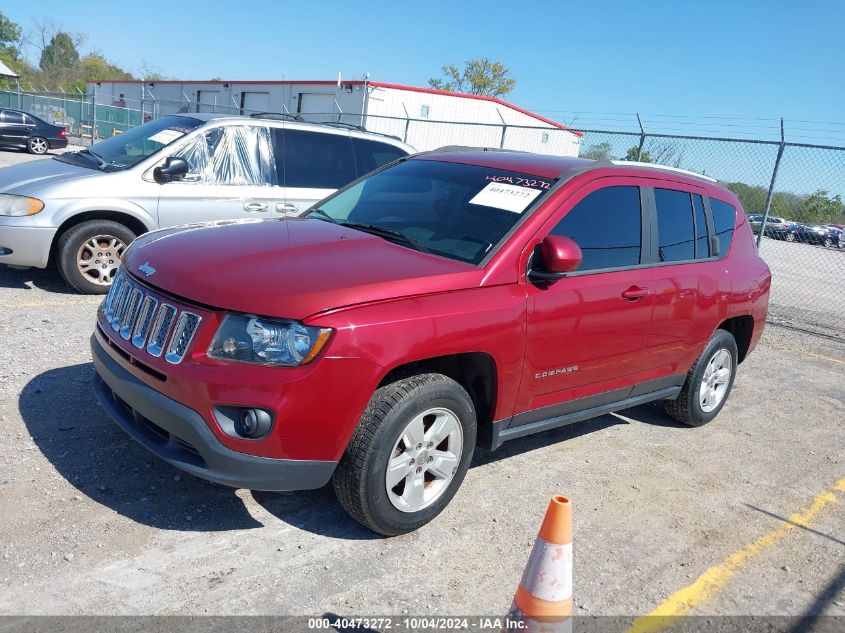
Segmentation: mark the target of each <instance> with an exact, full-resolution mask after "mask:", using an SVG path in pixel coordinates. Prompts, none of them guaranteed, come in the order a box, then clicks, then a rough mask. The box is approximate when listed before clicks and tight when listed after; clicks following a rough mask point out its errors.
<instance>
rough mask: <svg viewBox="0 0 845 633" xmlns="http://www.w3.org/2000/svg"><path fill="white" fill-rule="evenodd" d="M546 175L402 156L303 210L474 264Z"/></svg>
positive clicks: (532, 198) (536, 193)
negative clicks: (400, 159) (392, 165)
mask: <svg viewBox="0 0 845 633" xmlns="http://www.w3.org/2000/svg"><path fill="white" fill-rule="evenodd" d="M553 182H554V181H549V180H543V179H541V178H537V177H535V176H529V175H526V174H520V173H515V172H508V171H502V170H500V169H492V168H489V167H478V166H475V165H464V164H460V163H447V162H438V161H431V160H409V161H405V162H402V163H399V164H398V165H395V166H394V167H391V168H389V169H387V170H385V171H381V172H378V173H376V174H374V175H372V176H370V177H369V178H365V179H364V180H362V181H360V182H358V183H357V184H354V185H352V186H351V187H349V188H347V189H344V190H343V191H340V192H339V193H338V194H336V195H335V196H333V197H331V198H329V199H328V200H325V201H323V202H322V203H320V204H319V205H318V207H315V208H312V209H310V210H308V211H307V212H306V213H305V214H304V217H312V218H317V219H320V220H324V221H329V222H335V223H337V224H343V225H346V226H350V227H351V228H354V229H357V230H361V231H365V232H368V233H372V234H374V235H378V236H379V237H383V238H384V239H387V240H390V241H394V242H396V243H398V244H401V245H403V246H407V247H409V248H415V249H417V250H421V251H425V252H428V253H433V254H435V255H441V256H444V257H449V258H451V259H457V260H460V261H464V262H469V263H472V264H478V263H480V262H481V260H483V259H484V257H485V255H487V253H489V252H490V251H491V249H493V247H494V246H495V245H496V244H498V243H499V242H500V241H501V240H502V238H503V237H504V236H505V234H506V233H507V232H508V231H509V230H510V229H511V228H513V226H514V225H515V224H516V223H517V222H518V221H519V219H520V218H521V217H522V215H523V214H524V213H525V212H526V211H527V210H528V209H529V208H530V207H531V206H532V205H533V204H535V203H536V202H537V201H538V200H540V199H541V198H542V197H543V196H544V195H545V194H546V193H547V192H548V191H549V189H550V188H551V186H552V184H553Z"/></svg>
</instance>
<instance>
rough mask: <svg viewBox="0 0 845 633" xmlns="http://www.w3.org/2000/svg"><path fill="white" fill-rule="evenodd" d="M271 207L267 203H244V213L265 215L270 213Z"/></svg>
mask: <svg viewBox="0 0 845 633" xmlns="http://www.w3.org/2000/svg"><path fill="white" fill-rule="evenodd" d="M269 210H270V205H269V204H267V203H266V202H255V201H252V202H244V211H251V212H257V213H263V212H264V211H269Z"/></svg>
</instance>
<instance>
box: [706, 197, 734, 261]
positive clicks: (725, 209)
mask: <svg viewBox="0 0 845 633" xmlns="http://www.w3.org/2000/svg"><path fill="white" fill-rule="evenodd" d="M710 210H711V211H712V212H713V229H714V231H715V233H716V238H717V239H718V240H719V256H720V257H724V256H725V255H727V254H728V251H729V250H730V248H731V241H732V240H733V236H734V227H735V226H736V207H734V206H733V205H732V204H728V203H727V202H722V201H721V200H716V199H715V198H710Z"/></svg>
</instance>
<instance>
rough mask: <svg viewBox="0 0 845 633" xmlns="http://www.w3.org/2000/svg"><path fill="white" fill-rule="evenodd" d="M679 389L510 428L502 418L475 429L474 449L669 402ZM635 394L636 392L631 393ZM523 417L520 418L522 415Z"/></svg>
mask: <svg viewBox="0 0 845 633" xmlns="http://www.w3.org/2000/svg"><path fill="white" fill-rule="evenodd" d="M681 388H682V386H681V385H674V386H671V387H664V388H663V389H658V390H656V391H650V392H648V393H643V394H639V395H634V396H629V397H627V398H624V399H623V400H617V401H615V402H609V403H607V404H601V405H598V406H594V407H589V408H586V409H581V410H579V411H573V412H571V413H565V414H563V415H556V416H554V417H549V418H545V419H542V420H537V421H535V422H529V423H526V424H520V425H519V426H512V423H513V421H514V418H513V417H510V418H505V419H504V420H496V421H494V422H491V423H490V424H487V425H485V426H483V427H480V428H479V429H478V446H479V447H481V448H486V449H489V450H494V449H497V448H499V447H500V446H501V445H502V444H503V443H504V442H506V441H507V440H513V439H516V438H518V437H525V436H526V435H532V434H534V433H541V432H542V431H548V430H549V429H555V428H558V427H561V426H566V425H567V424H574V423H576V422H583V421H584V420H589V419H590V418H595V417H598V416H600V415H606V414H608V413H613V412H615V411H621V410H623V409H630V408H631V407H636V406H638V405H641V404H645V403H647V402H653V401H654V400H673V399H675V398H677V397H678V394H679V393H680V392H681ZM634 392H635V393H636V389H635V390H634ZM523 415H524V414H523Z"/></svg>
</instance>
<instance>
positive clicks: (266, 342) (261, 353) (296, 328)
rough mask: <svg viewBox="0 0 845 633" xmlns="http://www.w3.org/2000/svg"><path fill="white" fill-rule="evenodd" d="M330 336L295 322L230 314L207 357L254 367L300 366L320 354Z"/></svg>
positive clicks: (323, 330)
mask: <svg viewBox="0 0 845 633" xmlns="http://www.w3.org/2000/svg"><path fill="white" fill-rule="evenodd" d="M331 332H332V331H331V329H329V328H319V327H311V326H308V325H303V324H302V323H300V322H298V321H288V320H286V319H265V318H262V317H251V316H243V315H239V314H230V315H228V316H227V317H226V318H225V319H224V320H223V323H222V324H221V325H220V329H218V330H217V334H215V335H214V340H213V341H212V342H211V348H210V349H209V350H208V355H209V356H211V357H212V358H219V359H221V360H234V361H240V362H242V363H255V364H258V365H282V366H287V367H291V366H294V365H303V364H305V363H307V362H308V361H310V360H311V359H312V358H314V357H315V356H316V355H317V354H319V353H320V350H321V349H323V346H324V345H325V344H326V341H328V340H329V336H330V335H331Z"/></svg>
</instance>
